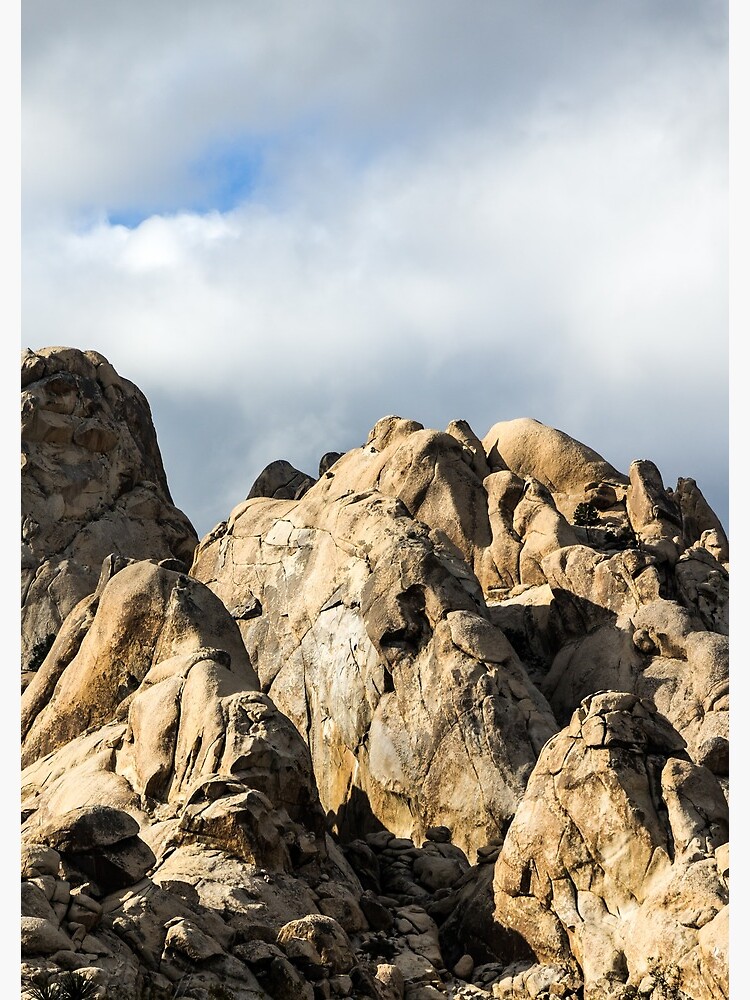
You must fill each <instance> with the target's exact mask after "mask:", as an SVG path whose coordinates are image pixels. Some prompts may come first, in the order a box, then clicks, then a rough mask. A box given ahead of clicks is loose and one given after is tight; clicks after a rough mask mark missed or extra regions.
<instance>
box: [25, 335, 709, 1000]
mask: <svg viewBox="0 0 750 1000" xmlns="http://www.w3.org/2000/svg"><path fill="white" fill-rule="evenodd" d="M23 368H24V372H25V375H24V379H25V382H26V386H27V392H26V393H25V395H24V404H23V405H24V410H23V413H24V436H23V439H22V443H23V448H24V454H25V460H26V471H25V472H24V477H25V478H24V480H23V486H24V488H23V496H22V500H23V504H24V508H23V513H24V531H25V532H26V538H27V542H25V543H24V544H25V546H26V547H25V549H24V563H23V567H24V573H25V576H24V581H25V582H24V591H23V595H24V618H23V629H24V646H23V649H24V656H25V657H26V659H25V664H26V667H27V668H28V667H30V668H31V669H26V670H25V671H24V674H23V694H22V700H21V716H22V717H21V729H22V765H23V771H22V776H21V780H22V801H21V818H22V851H21V876H22V886H21V904H22V912H21V946H22V979H23V982H24V984H25V985H26V986H28V985H29V984H30V983H31V982H32V981H36V982H37V984H38V985H40V986H43V985H44V981H45V979H50V977H51V979H50V982H52V983H53V988H58V990H64V989H68V990H69V992H72V993H75V990H76V989H78V988H79V987H80V984H81V980H83V979H85V980H90V981H92V982H93V983H94V984H95V985H96V987H97V989H98V991H99V995H101V996H105V995H106V996H107V997H108V998H111V1000H131V998H134V997H143V998H144V1000H145V998H146V997H148V998H150V1000H171V998H173V997H178V996H179V997H182V996H187V997H192V998H193V1000H209V998H210V997H218V996H222V997H224V998H226V1000H231V998H232V997H234V998H235V1000H267V998H295V1000H296V998H304V1000H330V998H332V997H341V998H351V1000H354V998H360V997H371V998H373V1000H428V998H430V997H433V998H434V997H438V998H439V997H441V996H443V997H445V996H450V997H454V998H458V997H462V998H469V997H473V998H489V997H504V998H506V1000H512V998H516V1000H518V998H527V997H529V998H531V997H541V998H544V997H567V998H571V1000H572V998H577V1000H603V998H610V997H618V996H619V997H622V998H626V997H628V998H632V997H633V996H635V995H639V996H644V997H653V998H654V1000H666V998H682V1000H685V998H689V1000H709V998H712V1000H714V998H726V996H727V994H728V968H727V945H728V869H729V865H728V843H727V840H728V805H727V802H728V786H729V774H728V761H729V753H728V749H729V742H728V740H729V732H728V631H729V630H728V617H727V609H728V583H729V551H728V540H727V537H726V534H725V532H724V531H723V528H722V526H721V524H720V523H719V521H718V519H717V518H716V516H715V515H714V514H713V512H712V511H711V509H710V507H709V506H708V504H707V503H706V501H705V499H704V498H703V496H702V494H701V493H700V490H699V489H698V487H697V485H696V483H695V481H694V480H691V479H680V480H678V483H677V487H676V489H670V488H669V487H667V486H665V485H664V483H663V481H662V478H661V475H660V473H659V470H658V469H657V468H656V466H654V465H653V463H651V462H648V461H647V460H645V459H637V460H635V461H634V462H633V463H632V464H631V466H630V468H629V470H628V474H627V475H624V474H622V473H620V472H618V471H617V470H616V469H614V468H613V467H612V466H610V465H609V463H607V462H606V461H605V460H604V459H603V458H602V457H601V456H600V455H598V454H597V453H596V452H594V451H592V450H591V449H590V448H587V447H586V446H585V445H583V444H581V443H580V442H577V441H575V440H574V439H572V438H570V437H569V436H567V435H565V434H564V433H563V432H561V431H558V430H555V429H553V428H549V427H545V426H544V425H542V424H539V423H538V422H537V421H533V420H529V419H525V418H524V419H519V420H512V421H506V422H503V423H500V424H496V425H495V426H494V427H493V428H492V429H491V431H490V432H489V433H488V434H487V435H486V436H485V438H484V440H483V441H482V440H480V439H479V437H478V436H477V435H476V434H475V433H474V431H473V430H472V429H471V427H469V425H468V424H467V423H466V422H465V421H453V422H451V424H449V425H448V427H447V428H446V430H445V431H437V430H430V429H426V428H424V427H423V426H422V425H421V424H419V423H417V422H416V421H411V420H405V419H402V418H400V417H395V416H391V417H385V418H383V420H381V421H379V422H378V423H377V424H376V425H375V427H373V429H372V431H371V432H370V433H369V435H368V436H367V439H366V441H365V443H364V444H363V446H362V447H361V448H355V449H352V450H351V451H349V452H347V453H343V454H342V453H340V452H327V453H326V454H325V455H324V456H323V457H322V459H321V460H320V464H319V469H318V478H317V480H315V479H313V478H312V477H311V476H307V475H305V474H303V473H300V472H298V471H297V470H296V469H294V468H293V467H292V466H291V465H289V463H287V462H284V461H279V462H275V463H271V465H269V466H268V467H267V468H266V469H264V470H263V472H262V473H261V474H260V476H258V478H257V479H256V481H255V483H254V484H253V486H252V488H251V490H250V493H249V496H248V498H247V499H246V500H245V501H244V502H243V503H240V504H239V505H238V506H237V507H236V508H235V509H234V510H233V511H232V512H231V514H230V516H229V517H228V519H227V520H226V521H225V522H222V523H221V524H219V525H218V526H217V527H216V528H215V529H214V530H213V531H212V532H211V533H210V534H209V535H208V536H207V537H206V538H205V539H203V541H202V542H201V543H200V546H199V547H198V548H197V550H196V549H195V541H196V540H195V537H194V533H193V531H192V528H191V527H190V525H189V522H188V521H187V519H186V518H185V517H184V515H182V514H181V513H180V512H179V511H176V510H175V508H174V507H173V506H172V505H171V501H170V499H169V493H168V490H167V487H166V479H165V477H164V471H163V468H162V465H161V458H160V456H159V453H158V447H157V445H156V437H155V433H154V431H153V427H152V425H151V419H150V414H149V412H148V406H147V404H146V402H145V400H144V399H143V397H142V395H141V394H140V393H139V392H138V390H137V389H136V388H135V387H134V386H132V385H131V384H130V383H127V382H126V381H125V380H123V379H120V377H119V376H117V375H116V373H114V371H113V370H112V369H111V366H109V365H108V363H107V362H106V360H105V359H103V358H101V356H100V355H97V354H95V353H94V352H80V351H73V350H69V349H66V348H50V349H46V350H43V351H39V352H36V353H32V352H27V353H26V355H25V356H24V360H23ZM92 456H93V457H92ZM144 497H148V502H145V500H144V502H143V504H142V503H141V500H143V499H144ZM138 498H140V499H138ZM61 505H62V506H61ZM190 560H192V562H190ZM50 574H51V576H50ZM50 579H53V581H54V584H53V585H51V586H48V583H49V580H50ZM45 581H46V582H45ZM32 653H33V655H32ZM65 976H68V977H73V978H72V979H70V980H69V981H68V982H67V986H66V984H65ZM55 983H57V987H54V984H55ZM60 995H62V993H61V994H60Z"/></svg>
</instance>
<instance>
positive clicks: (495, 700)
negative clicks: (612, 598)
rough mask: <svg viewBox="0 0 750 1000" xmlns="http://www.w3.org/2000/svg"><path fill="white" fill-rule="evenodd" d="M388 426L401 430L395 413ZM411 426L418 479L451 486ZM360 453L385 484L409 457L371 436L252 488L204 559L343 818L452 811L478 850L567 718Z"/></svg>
mask: <svg viewBox="0 0 750 1000" xmlns="http://www.w3.org/2000/svg"><path fill="white" fill-rule="evenodd" d="M389 433H390V435H391V440H392V444H391V447H394V446H395V445H394V443H393V439H394V438H395V442H396V443H397V442H398V441H399V440H400V438H399V437H398V435H399V433H400V430H399V428H398V427H391V428H390V431H389ZM411 436H414V437H416V438H417V442H416V443H414V444H410V446H409V450H408V452H407V454H406V456H404V457H403V463H404V464H403V468H402V475H403V476H410V477H411V478H412V479H413V480H414V481H415V482H414V483H412V484H411V486H410V489H413V490H414V491H416V490H417V485H416V479H417V476H418V474H421V475H422V476H423V477H425V478H426V479H428V480H429V481H431V482H432V481H434V482H435V483H436V485H435V487H434V488H435V490H437V491H438V492H440V491H441V490H444V491H445V492H446V494H448V493H449V487H448V485H446V484H445V483H443V484H442V485H441V483H440V475H439V473H438V474H435V475H433V473H434V469H433V468H432V467H431V466H429V465H425V468H424V469H423V470H422V472H421V473H419V472H418V470H416V469H415V468H413V467H412V465H411V463H412V459H413V456H414V454H415V449H417V448H423V446H424V443H425V442H427V446H428V447H429V448H430V449H432V448H433V447H435V445H434V441H435V436H434V435H432V433H431V432H430V433H429V434H428V432H424V431H416V432H414V434H413V435H411ZM373 441H380V438H379V437H378V436H377V435H376V436H375V437H374V438H373ZM450 449H451V450H450V454H451V456H453V457H452V458H451V461H452V462H454V464H455V465H456V468H460V469H461V475H462V476H463V475H464V472H463V470H466V482H467V483H468V484H469V485H471V487H472V488H473V489H475V490H476V491H479V490H481V483H479V482H478V480H477V481H474V480H472V479H471V478H470V477H471V475H473V474H472V473H471V470H470V469H469V468H468V466H466V465H465V463H463V462H462V460H461V458H460V454H459V452H460V446H459V445H458V443H457V442H455V441H452V443H450ZM430 453H431V452H430ZM370 466H373V467H374V468H370ZM363 467H364V468H365V470H366V471H367V473H368V476H369V477H370V478H374V479H377V475H378V474H379V475H380V481H381V484H382V481H383V478H384V476H385V474H386V472H388V474H389V475H391V477H393V476H394V475H396V472H395V471H394V470H393V469H390V468H388V467H386V469H385V470H383V456H382V455H381V454H380V453H379V452H378V451H377V450H376V448H375V446H374V445H370V446H367V448H366V449H364V451H363V453H362V454H360V453H356V452H355V453H350V454H349V455H347V456H344V457H342V458H340V459H339V460H338V461H337V463H336V470H337V471H336V472H335V475H334V474H332V471H331V472H329V473H328V475H327V476H324V477H323V479H321V480H319V481H318V483H317V484H316V485H315V486H314V487H312V488H311V489H310V490H309V491H308V492H307V493H306V494H305V496H304V497H303V498H302V499H301V500H300V501H297V502H292V501H273V500H262V499H255V500H249V501H246V502H245V503H244V504H242V505H240V507H238V508H236V509H235V510H234V511H233V513H232V515H231V517H230V519H229V521H228V522H227V523H226V524H225V525H222V526H220V528H219V529H218V530H217V531H215V532H213V533H212V534H211V535H210V536H208V538H207V539H205V540H204V541H203V543H202V544H201V547H200V549H199V551H198V553H197V555H196V560H195V563H194V565H193V568H192V573H193V574H194V575H195V576H196V577H197V578H199V579H202V580H203V581H204V582H206V584H207V585H208V586H210V587H211V588H212V589H213V590H214V592H215V593H216V594H217V595H218V597H219V598H221V600H222V601H223V603H224V604H226V605H227V607H229V608H231V609H232V611H233V614H235V615H236V616H237V623H238V626H239V628H240V631H241V632H242V635H243V638H244V641H245V644H246V646H247V648H248V650H249V652H250V656H251V660H252V662H253V665H254V667H255V669H256V670H257V672H258V676H259V679H260V682H261V686H262V688H263V690H265V691H267V692H268V694H269V695H270V697H271V698H272V699H273V701H274V703H275V704H276V705H278V707H279V708H280V709H281V710H282V711H283V712H284V713H285V714H286V715H288V716H289V718H290V719H291V720H292V721H293V722H294V723H295V725H296V726H297V728H298V730H299V731H300V732H301V733H302V734H303V735H304V736H305V738H306V740H307V742H308V745H309V747H310V752H311V754H312V759H313V763H314V767H315V773H316V778H317V782H318V788H319V790H320V795H321V800H322V802H323V805H324V808H325V809H326V812H327V813H328V814H329V816H330V817H331V819H332V822H333V823H334V828H335V829H336V830H337V831H338V832H339V834H340V835H342V836H344V837H345V838H348V837H349V836H350V835H351V832H352V831H354V830H359V831H360V832H366V831H367V830H369V829H377V828H378V827H379V826H381V827H383V826H384V827H386V828H387V829H389V830H393V831H394V832H396V833H397V834H398V835H399V836H404V837H412V838H419V837H422V836H423V835H424V833H425V831H426V829H427V828H428V827H430V826H435V825H441V824H444V825H447V826H449V827H450V828H451V829H452V831H453V836H454V839H455V842H456V843H457V844H459V845H460V846H461V847H463V848H464V849H465V850H467V851H469V852H472V851H473V850H474V849H475V848H476V847H478V846H481V845H482V844H485V843H486V842H487V841H488V840H489V839H490V838H491V837H492V836H493V835H496V834H497V833H498V832H499V831H500V830H501V829H502V828H503V825H504V824H507V822H508V821H509V819H510V817H511V816H512V815H513V813H514V812H515V809H516V807H517V804H518V801H519V799H520V796H521V795H522V793H523V789H524V786H525V783H526V780H527V778H528V775H529V773H530V771H531V768H532V767H533V764H534V762H535V760H536V755H537V754H538V752H539V750H540V749H541V747H542V745H543V744H544V743H545V741H546V740H547V739H548V738H549V737H550V736H551V735H552V734H553V733H554V732H555V730H556V728H557V727H556V724H555V720H554V718H553V716H552V713H551V711H550V709H549V706H548V705H547V702H546V701H545V699H544V698H543V697H542V696H541V695H540V694H539V692H538V691H537V690H536V689H535V687H534V686H533V685H532V684H531V682H530V681H529V678H528V676H527V674H526V671H525V669H524V667H523V665H522V664H521V662H520V660H519V658H518V657H517V655H516V654H515V653H514V651H513V648H512V646H511V645H510V644H509V643H508V642H507V640H506V639H505V637H504V636H503V634H502V632H501V631H500V630H499V629H497V628H495V627H494V626H493V625H492V624H491V622H490V621H489V620H488V617H487V611H486V605H485V602H484V598H483V595H482V592H481V589H480V587H479V586H478V583H477V580H476V578H475V577H474V576H473V574H472V573H471V570H470V568H469V567H468V565H467V564H466V562H465V561H464V560H463V559H462V558H460V556H459V554H458V553H457V551H456V546H455V545H454V544H453V542H451V540H450V539H448V538H447V536H446V535H445V534H443V532H442V531H440V530H435V531H433V530H430V528H429V527H428V526H427V525H426V524H425V523H424V522H422V521H420V520H418V519H417V518H415V517H412V516H411V514H410V513H409V509H408V508H407V506H406V505H405V504H404V502H403V501H402V500H400V499H399V498H397V497H392V496H387V495H384V494H383V492H381V491H380V490H376V489H374V488H370V489H361V488H360V487H361V481H362V479H363V478H364V473H363V471H362V468H363ZM377 470H381V471H380V472H379V473H378V471H377ZM454 472H455V470H454V469H453V467H452V466H451V467H450V468H449V471H448V473H447V474H446V475H447V476H448V477H450V476H451V475H453V474H454ZM449 481H450V480H449ZM352 483H354V484H355V485H356V487H357V488H356V489H355V488H353V487H352V485H351V484H352ZM424 502H425V503H428V502H431V501H429V500H425V501H424ZM438 509H439V510H441V511H442V512H443V513H444V509H443V506H442V504H439V505H438ZM441 516H442V514H441ZM447 520H448V519H447V516H446V522H447ZM247 607H250V608H252V609H253V611H252V613H251V614H247V613H246V612H245V610H244V609H245V608H247ZM448 789H450V792H449V793H448V794H446V790H448Z"/></svg>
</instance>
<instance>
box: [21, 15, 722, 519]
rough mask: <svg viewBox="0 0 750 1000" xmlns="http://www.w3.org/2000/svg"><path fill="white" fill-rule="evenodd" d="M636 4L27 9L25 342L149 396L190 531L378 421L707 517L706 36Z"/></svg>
mask: <svg viewBox="0 0 750 1000" xmlns="http://www.w3.org/2000/svg"><path fill="white" fill-rule="evenodd" d="M658 6H659V9H658V11H656V10H655V9H654V5H653V4H645V3H643V4H632V5H628V6H627V8H625V7H624V6H619V5H618V6H611V5H606V12H605V9H604V5H601V4H593V3H591V4H589V3H583V4H580V3H578V4H575V5H571V4H559V5H554V6H552V5H548V4H547V5H537V6H534V5H531V6H529V5H527V4H523V5H520V4H497V5H483V6H478V7H477V8H475V9H474V10H475V11H477V12H478V13H475V14H474V16H472V17H467V16H466V9H465V8H463V7H460V6H459V5H457V4H455V3H448V2H439V3H431V4H426V3H420V2H416V3H414V4H409V5H396V4H384V5H378V6H377V7H375V6H373V5H370V4H366V3H363V4H357V5H352V4H346V5H338V4H336V3H333V4H331V5H329V6H326V7H325V12H326V13H325V14H323V13H321V11H322V10H323V9H324V8H322V7H316V6H314V5H300V4H296V5H295V4H291V5H290V4H289V3H279V4H274V5H254V4H242V5H239V4H236V3H230V2H224V0H222V2H219V3H216V4H215V5H212V7H211V15H210V17H208V18H207V17H206V15H205V11H206V8H205V6H199V5H197V4H187V5H186V6H184V7H183V5H176V4H174V5H173V4H168V3H162V4H156V5H152V6H149V7H148V8H147V7H146V6H145V5H139V4H136V5H135V6H134V7H132V9H131V8H127V9H126V8H118V10H117V13H114V12H112V11H109V10H108V9H107V12H106V13H105V12H104V11H105V9H104V8H102V6H101V5H99V4H88V3H81V4H80V7H79V5H76V12H75V19H74V20H73V21H72V23H65V19H64V18H63V12H62V10H61V9H60V8H58V7H57V6H55V5H50V4H48V3H46V2H43V3H41V5H40V6H39V7H37V6H36V5H33V6H32V7H29V8H28V13H27V11H26V10H25V11H24V38H25V46H26V54H25V63H26V68H25V84H24V89H25V106H27V107H28V109H29V110H28V112H26V111H24V116H25V117H26V122H25V125H24V128H25V132H26V139H25V142H26V143H27V146H26V149H27V153H26V154H25V167H24V174H25V189H26V192H25V226H24V242H23V259H24V271H23V287H24V300H23V315H24V323H23V326H24V343H25V344H28V346H32V347H40V346H44V345H46V344H50V343H66V344H71V345H73V346H79V347H82V348H90V349H95V350H99V351H101V353H103V354H104V355H105V356H106V357H107V358H108V359H109V360H110V361H111V362H112V363H113V364H114V365H115V367H116V368H117V369H118V371H119V372H120V373H121V374H122V375H124V376H125V377H127V378H130V379H132V380H133V381H135V382H136V383H137V384H138V385H139V386H140V387H141V388H142V389H143V390H144V392H145V393H146V395H147V396H148V398H149V400H150V401H151V403H152V408H153V410H154V416H155V420H156V424H157V431H158V432H159V437H160V442H161V445H162V450H163V453H164V460H165V465H166V468H167V472H168V475H169V478H170V483H171V485H172V490H173V493H174V494H175V498H176V500H177V501H178V503H180V504H181V505H182V506H183V508H184V509H185V510H186V512H187V513H188V514H189V515H190V516H191V517H192V518H193V519H194V520H195V522H196V526H197V527H198V528H199V530H200V531H201V533H202V532H203V531H207V530H209V528H210V527H211V526H212V525H213V524H214V523H215V522H216V521H217V520H219V519H220V518H221V517H224V516H226V514H227V513H228V509H229V507H231V506H232V505H233V504H234V503H236V502H239V501H240V500H241V499H242V498H243V497H244V495H245V494H246V492H247V489H248V488H249V486H250V484H251V482H252V480H253V479H254V478H255V475H257V473H258V472H259V471H260V468H262V466H263V465H264V464H266V463H267V462H269V461H271V460H273V459H274V458H278V457H284V458H287V459H288V460H290V461H292V462H293V463H295V464H297V465H298V466H299V467H302V468H304V469H305V471H307V472H311V473H316V472H317V461H318V458H319V456H320V455H321V454H322V453H323V452H324V451H327V450H331V449H333V450H342V449H343V448H345V447H351V446H354V445H355V444H359V443H361V442H362V440H364V437H365V436H366V433H367V430H368V429H369V427H370V426H371V425H372V423H374V422H375V420H377V419H378V418H379V417H380V416H383V415H384V414H385V413H388V412H400V413H402V415H404V416H409V417H413V418H414V419H418V420H420V421H422V422H423V423H425V424H427V425H428V426H445V424H446V423H447V422H448V421H449V420H450V419H452V418H453V417H463V418H466V419H468V420H469V422H470V423H472V425H473V426H474V427H475V430H476V431H477V432H478V433H480V434H483V433H485V431H486V430H487V429H488V428H489V426H490V425H491V423H493V422H495V421H496V420H500V419H508V418H511V417H515V416H522V415H528V416H534V417H537V418H538V419H540V420H543V421H545V422H547V423H551V424H553V425H554V426H558V427H561V428H562V429H563V430H566V431H567V432H568V433H571V434H573V435H574V436H576V437H578V438H579V439H580V440H583V441H584V442H585V443H587V444H589V445H591V446H592V447H594V448H596V449H597V450H599V451H601V453H602V454H603V455H604V456H605V457H606V458H608V459H609V460H610V461H612V462H613V463H614V464H615V465H618V466H620V467H622V466H623V465H624V466H627V464H628V463H629V461H630V460H631V459H632V458H636V457H647V458H652V459H653V460H654V461H656V462H657V464H658V465H659V466H660V468H661V469H662V472H663V473H664V474H665V479H667V480H668V481H670V480H671V482H672V483H674V480H675V478H676V476H677V475H692V476H694V477H695V478H697V479H698V482H699V485H700V486H701V487H702V488H703V489H704V490H705V491H706V493H707V496H708V497H709V501H710V502H712V503H713V504H714V505H715V506H716V508H717V511H718V512H719V513H720V516H722V518H723V520H724V521H725V523H726V516H725V512H726V478H727V477H726V454H727V451H726V430H727V428H726V416H725V412H724V409H725V403H726V369H727V343H726V336H725V330H726V323H727V315H726V291H727V289H726V272H727V261H726V250H725V243H726V228H727V226H726V222H727V220H726V197H727V191H726V162H725V154H726V121H725V118H724V109H725V103H726V92H725V89H726V81H725V80H724V75H723V74H724V72H725V68H726V67H725V52H724V45H725V27H726V25H725V18H724V17H723V13H724V12H723V7H721V6H720V5H718V6H715V5H711V4H708V5H706V4H687V5H685V4H680V5H673V4H669V3H667V4H664V5H661V4H660V5H658ZM182 12H184V13H182ZM64 13H65V17H66V18H67V17H69V16H70V12H69V11H67V12H64ZM334 14H335V15H336V16H334ZM86 15H90V18H89V17H87V16H86ZM196 164H197V165H198V166H199V169H198V168H196ZM212 200H213V204H214V206H215V207H214V208H213V209H211V208H210V205H211V204H212ZM26 206H28V208H27V207H26ZM128 212H129V213H131V227H130V228H128V227H126V226H123V225H117V224H113V222H112V220H113V219H114V220H117V218H118V217H119V218H126V219H127V217H128V216H127V213H128ZM141 220H142V221H141ZM186 428H192V429H191V430H190V431H189V434H188V435H187V436H186V430H185V429H186ZM217 442H220V444H219V445H217ZM224 449H226V451H225V453H224V454H223V456H222V454H221V453H222V451H223V450H224ZM678 461H679V462H681V463H682V462H683V461H684V465H681V466H680V467H679V468H677V469H676V470H675V467H674V463H675V462H678ZM196 469H201V470H211V474H210V475H205V474H200V475H196ZM623 471H627V470H626V468H625V469H624V470H623Z"/></svg>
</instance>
